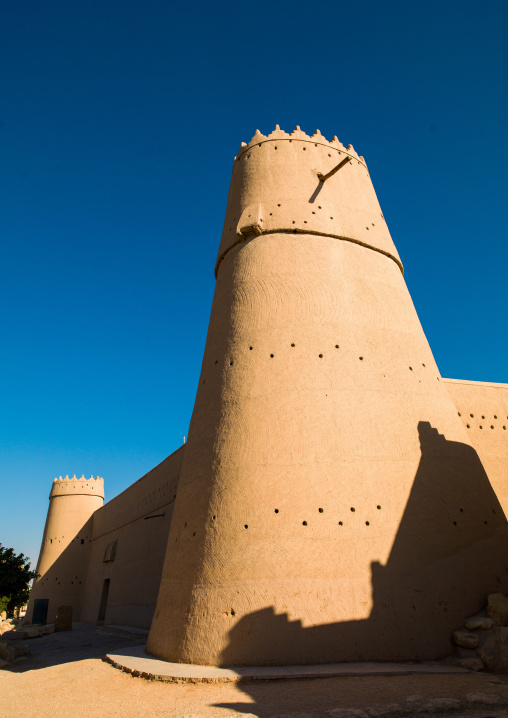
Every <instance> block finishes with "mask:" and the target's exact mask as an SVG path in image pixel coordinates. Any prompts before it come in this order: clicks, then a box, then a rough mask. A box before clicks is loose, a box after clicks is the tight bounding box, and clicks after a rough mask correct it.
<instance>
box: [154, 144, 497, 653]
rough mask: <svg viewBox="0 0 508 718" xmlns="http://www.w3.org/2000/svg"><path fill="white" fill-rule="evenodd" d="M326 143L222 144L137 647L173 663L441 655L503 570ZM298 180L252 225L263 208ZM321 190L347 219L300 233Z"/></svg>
mask: <svg viewBox="0 0 508 718" xmlns="http://www.w3.org/2000/svg"><path fill="white" fill-rule="evenodd" d="M261 139H262V140H263V141H262V142H261ZM293 139H294V138H293ZM276 147H277V149H275V148H276ZM329 154H330V155H332V151H331V147H330V146H329V147H326V145H324V144H323V139H322V138H320V139H319V141H318V138H317V137H316V136H314V137H313V138H307V139H305V138H302V139H301V140H299V141H298V142H296V141H291V138H290V136H286V137H281V136H280V133H279V132H277V133H276V136H275V137H273V138H272V136H270V137H269V138H261V137H260V136H257V139H256V137H255V138H254V140H253V141H252V142H251V143H250V145H248V146H247V147H246V148H244V149H243V150H242V152H241V154H240V155H239V158H240V159H237V160H236V161H235V166H234V170H233V180H232V187H231V190H230V194H229V199H228V208H227V214H226V222H225V228H224V233H223V239H222V243H221V248H220V250H219V260H218V265H217V286H216V291H215V295H214V300H213V305H212V313H211V318H210V325H209V331H208V337H207V342H206V347H205V353H204V359H203V367H202V372H201V377H200V381H199V388H198V392H197V396H196V403H195V407H194V412H193V416H192V421H191V425H190V430H189V440H188V443H187V447H186V452H185V458H184V463H183V467H182V473H181V479H180V484H179V490H178V497H177V500H176V505H175V514H174V520H173V522H172V525H171V529H170V533H169V542H168V550H167V555H166V565H165V568H164V572H163V578H162V583H161V590H160V594H159V599H158V604H157V609H156V613H155V617H154V621H153V623H152V629H151V632H150V636H149V640H148V644H147V650H148V651H149V652H151V653H152V654H153V655H155V656H157V657H161V658H164V659H166V660H170V661H174V662H186V663H199V664H209V665H235V664H237V665H242V664H258V665H266V664H274V665H276V664H286V663H290V664H295V663H319V662H334V661H350V660H379V659H381V660H383V659H384V660H404V659H425V658H436V657H439V656H442V655H445V654H446V653H447V652H448V651H449V634H450V632H451V630H452V629H453V628H455V627H456V626H457V625H460V623H461V621H462V620H463V617H465V616H466V615H469V614H471V613H473V612H475V611H476V610H478V608H479V607H480V605H481V604H482V602H483V600H484V598H485V595H486V593H488V592H489V590H491V589H490V587H491V586H492V584H493V583H496V581H497V580H498V581H499V582H500V585H501V586H502V587H508V583H507V572H506V571H505V566H506V565H507V561H506V546H507V543H506V540H507V538H508V535H507V528H506V519H505V517H504V514H503V512H502V510H501V507H500V505H499V502H498V500H497V498H496V496H495V494H494V492H493V491H492V488H491V486H490V483H489V481H488V478H487V476H486V474H485V471H484V469H483V467H482V465H481V462H480V460H479V459H478V455H477V453H476V452H475V450H474V449H473V447H472V446H471V444H470V441H469V438H468V435H467V432H466V430H465V428H464V426H463V425H462V422H461V420H460V418H459V417H458V416H457V410H456V409H455V406H454V404H453V402H452V401H451V399H450V395H449V394H448V392H447V390H446V387H445V386H444V384H443V382H442V380H441V377H440V375H439V371H438V369H437V367H436V364H435V361H434V358H433V356H432V352H431V350H430V347H429V345H428V343H427V340H426V338H425V335H424V333H423V330H422V328H421V325H420V322H419V320H418V317H417V314H416V311H415V309H414V306H413V303H412V301H411V298H410V295H409V292H408V290H407V287H406V285H405V282H404V279H403V276H402V273H401V269H400V265H399V263H398V261H396V260H397V255H396V251H395V249H394V247H393V243H392V241H391V239H390V236H389V234H388V230H387V228H386V225H385V224H384V221H383V220H382V214H381V210H380V208H379V204H378V202H377V199H376V196H375V193H374V190H373V188H372V186H371V185H370V178H369V176H368V172H367V169H366V167H365V165H364V164H363V162H361V161H360V160H355V162H353V165H352V166H350V165H346V166H345V167H344V168H343V169H341V170H340V171H339V172H337V173H336V174H335V175H334V176H333V177H331V178H330V179H329V180H327V181H326V182H325V183H321V184H323V185H324V186H323V187H320V186H319V184H320V183H319V180H318V179H317V173H318V172H322V173H323V174H324V173H326V172H327V171H329V169H330V167H331V166H333V163H334V162H336V160H337V158H336V157H335V158H333V157H328V155H329ZM340 158H342V155H341V157H340ZM340 158H339V159H340ZM291 199H292V201H293V202H294V203H296V204H295V205H294V206H292V207H291V212H288V213H286V214H284V215H281V216H280V217H279V218H278V221H277V222H276V223H275V227H276V229H272V228H271V227H269V229H268V231H265V229H264V227H265V220H266V223H268V221H269V220H268V219H267V216H266V209H269V210H270V209H271V208H272V206H273V208H274V213H275V212H276V211H277V210H276V209H275V207H276V206H277V207H278V205H279V204H280V205H281V207H280V210H281V212H282V209H283V207H284V206H285V203H286V202H288V201H289V200H291ZM325 199H326V202H325ZM269 200H270V202H271V204H270V206H269V207H265V208H264V209H263V210H262V211H261V210H259V211H258V214H257V216H256V221H257V224H253V225H249V224H248V220H250V219H252V217H249V216H248V215H249V213H250V214H251V215H252V213H253V212H254V210H253V209H252V208H254V207H259V206H263V205H264V204H266V203H267V202H268V201H269ZM319 205H321V207H322V209H321V210H319V209H318V207H319ZM332 205H333V212H334V214H331V212H332V209H330V210H329V212H330V214H329V216H330V217H332V216H333V217H334V220H330V221H333V222H335V221H336V219H335V218H336V216H337V218H338V219H337V221H338V223H339V224H338V225H337V226H338V227H340V229H337V230H336V231H331V232H328V231H327V232H325V231H324V230H323V229H322V227H323V225H322V224H319V223H317V222H316V224H312V225H311V229H312V232H313V233H312V234H310V233H306V232H305V229H304V227H305V225H304V222H305V219H304V218H307V217H308V221H309V222H313V221H314V220H312V219H311V217H312V212H313V211H316V216H317V212H318V211H323V209H324V208H325V207H331V206H332ZM297 210H298V211H299V214H298V215H297ZM327 211H328V209H327ZM246 213H247V217H246V218H245V215H246ZM230 215H231V216H230ZM261 215H262V216H261ZM269 216H270V215H269V214H268V217H269ZM238 218H240V220H239V223H238V225H237V227H236V228H235V225H234V222H235V221H236V220H237V219H238ZM367 218H368V219H369V220H370V222H367ZM261 219H263V223H261ZM342 219H344V221H343V223H342ZM270 221H271V220H270ZM293 222H295V223H297V225H296V230H297V231H296V232H295V231H294V229H293V227H295V224H293ZM376 222H377V223H378V224H379V225H380V227H381V229H380V230H379V235H377V236H376V234H375V233H374V232H375V230H376V228H375V227H372V225H373V224H376ZM261 224H262V229H260V228H259V225H261ZM369 226H370V227H371V228H372V231H371V230H370V229H368V227H369ZM240 233H241V236H239V234H240ZM344 234H346V235H347V236H345V237H344V239H345V240H347V241H342V240H341V239H340V237H341V236H342V235H344ZM332 235H333V236H332ZM366 235H368V237H369V239H368V240H366ZM371 237H372V240H371V239H370V238H371ZM369 242H371V244H369ZM380 250H382V251H380ZM461 509H462V510H463V511H462V512H461ZM463 512H465V513H464V517H463V515H462V514H463ZM494 512H495V513H494ZM472 575H474V577H475V580H474V581H473V580H470V579H469V578H467V579H466V578H465V577H469V576H472ZM395 626H396V627H397V628H396V630H394V627H395Z"/></svg>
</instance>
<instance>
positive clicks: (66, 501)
mask: <svg viewBox="0 0 508 718" xmlns="http://www.w3.org/2000/svg"><path fill="white" fill-rule="evenodd" d="M103 501H104V481H103V479H102V478H101V477H99V476H98V477H97V478H95V479H94V477H93V476H91V477H90V478H89V479H85V477H84V476H82V477H81V478H80V479H78V478H76V476H73V477H72V479H69V477H68V476H66V477H65V478H63V479H62V477H61V476H60V478H58V479H55V480H54V481H53V485H52V487H51V492H50V494H49V509H48V515H47V518H46V525H45V527H44V534H43V537H42V545H41V550H40V554H39V560H38V562H37V569H36V571H37V573H38V574H39V578H38V579H37V580H36V581H35V583H34V586H33V589H32V591H31V594H30V603H29V606H28V614H27V621H31V622H32V623H46V622H47V623H54V622H55V616H56V612H57V609H58V606H59V605H69V606H72V607H73V617H74V620H75V621H76V620H79V614H80V607H81V594H82V588H83V586H82V584H83V582H84V580H85V574H86V570H87V567H88V559H89V555H90V546H91V539H92V520H93V519H92V514H93V513H94V511H96V510H97V509H99V508H100V507H101V506H102V504H103Z"/></svg>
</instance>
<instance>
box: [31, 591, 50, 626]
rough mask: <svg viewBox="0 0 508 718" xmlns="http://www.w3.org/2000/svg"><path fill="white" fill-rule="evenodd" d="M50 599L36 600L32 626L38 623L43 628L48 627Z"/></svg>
mask: <svg viewBox="0 0 508 718" xmlns="http://www.w3.org/2000/svg"><path fill="white" fill-rule="evenodd" d="M48 606H49V598H36V599H35V601H34V613H33V616H32V625H33V624H35V623H37V624H39V625H41V626H45V625H46V621H47V618H48Z"/></svg>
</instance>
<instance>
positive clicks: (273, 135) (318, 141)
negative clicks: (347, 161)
mask: <svg viewBox="0 0 508 718" xmlns="http://www.w3.org/2000/svg"><path fill="white" fill-rule="evenodd" d="M271 140H288V141H289V142H310V143H312V144H314V146H318V145H321V146H323V147H329V148H331V149H333V150H337V151H338V152H343V153H345V154H347V155H349V156H350V157H354V158H355V159H357V160H360V161H361V162H362V163H363V164H364V165H365V166H367V165H366V163H365V160H364V158H363V157H360V156H359V155H358V154H357V152H356V151H355V149H354V148H353V145H347V147H345V146H344V145H343V144H342V142H341V141H340V140H339V138H338V137H337V135H335V136H334V137H333V138H332V139H331V140H330V141H328V140H327V139H326V137H325V136H324V135H322V134H321V132H320V130H316V131H315V132H314V134H313V135H308V134H307V133H306V132H303V131H302V130H301V129H300V126H299V125H297V126H296V127H295V129H294V130H293V132H290V133H289V132H284V130H281V129H280V127H279V125H275V129H274V130H273V132H270V134H269V135H263V133H262V132H260V131H259V130H256V132H255V133H254V137H253V138H252V139H251V141H250V142H249V143H247V142H242V144H241V145H240V149H239V151H238V155H237V156H236V157H235V160H238V159H239V158H240V156H241V155H242V153H243V152H245V151H246V150H248V149H249V148H251V147H254V146H256V145H259V144H261V143H263V142H269V141H271Z"/></svg>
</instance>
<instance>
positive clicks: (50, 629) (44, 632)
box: [41, 623, 55, 636]
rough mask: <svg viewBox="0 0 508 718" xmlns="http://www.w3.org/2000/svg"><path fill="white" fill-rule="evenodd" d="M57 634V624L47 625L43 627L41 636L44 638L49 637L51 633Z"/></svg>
mask: <svg viewBox="0 0 508 718" xmlns="http://www.w3.org/2000/svg"><path fill="white" fill-rule="evenodd" d="M54 632H55V624H54V623H47V624H46V625H45V626H41V634H42V635H43V636H48V635H49V634H50V633H54Z"/></svg>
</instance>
